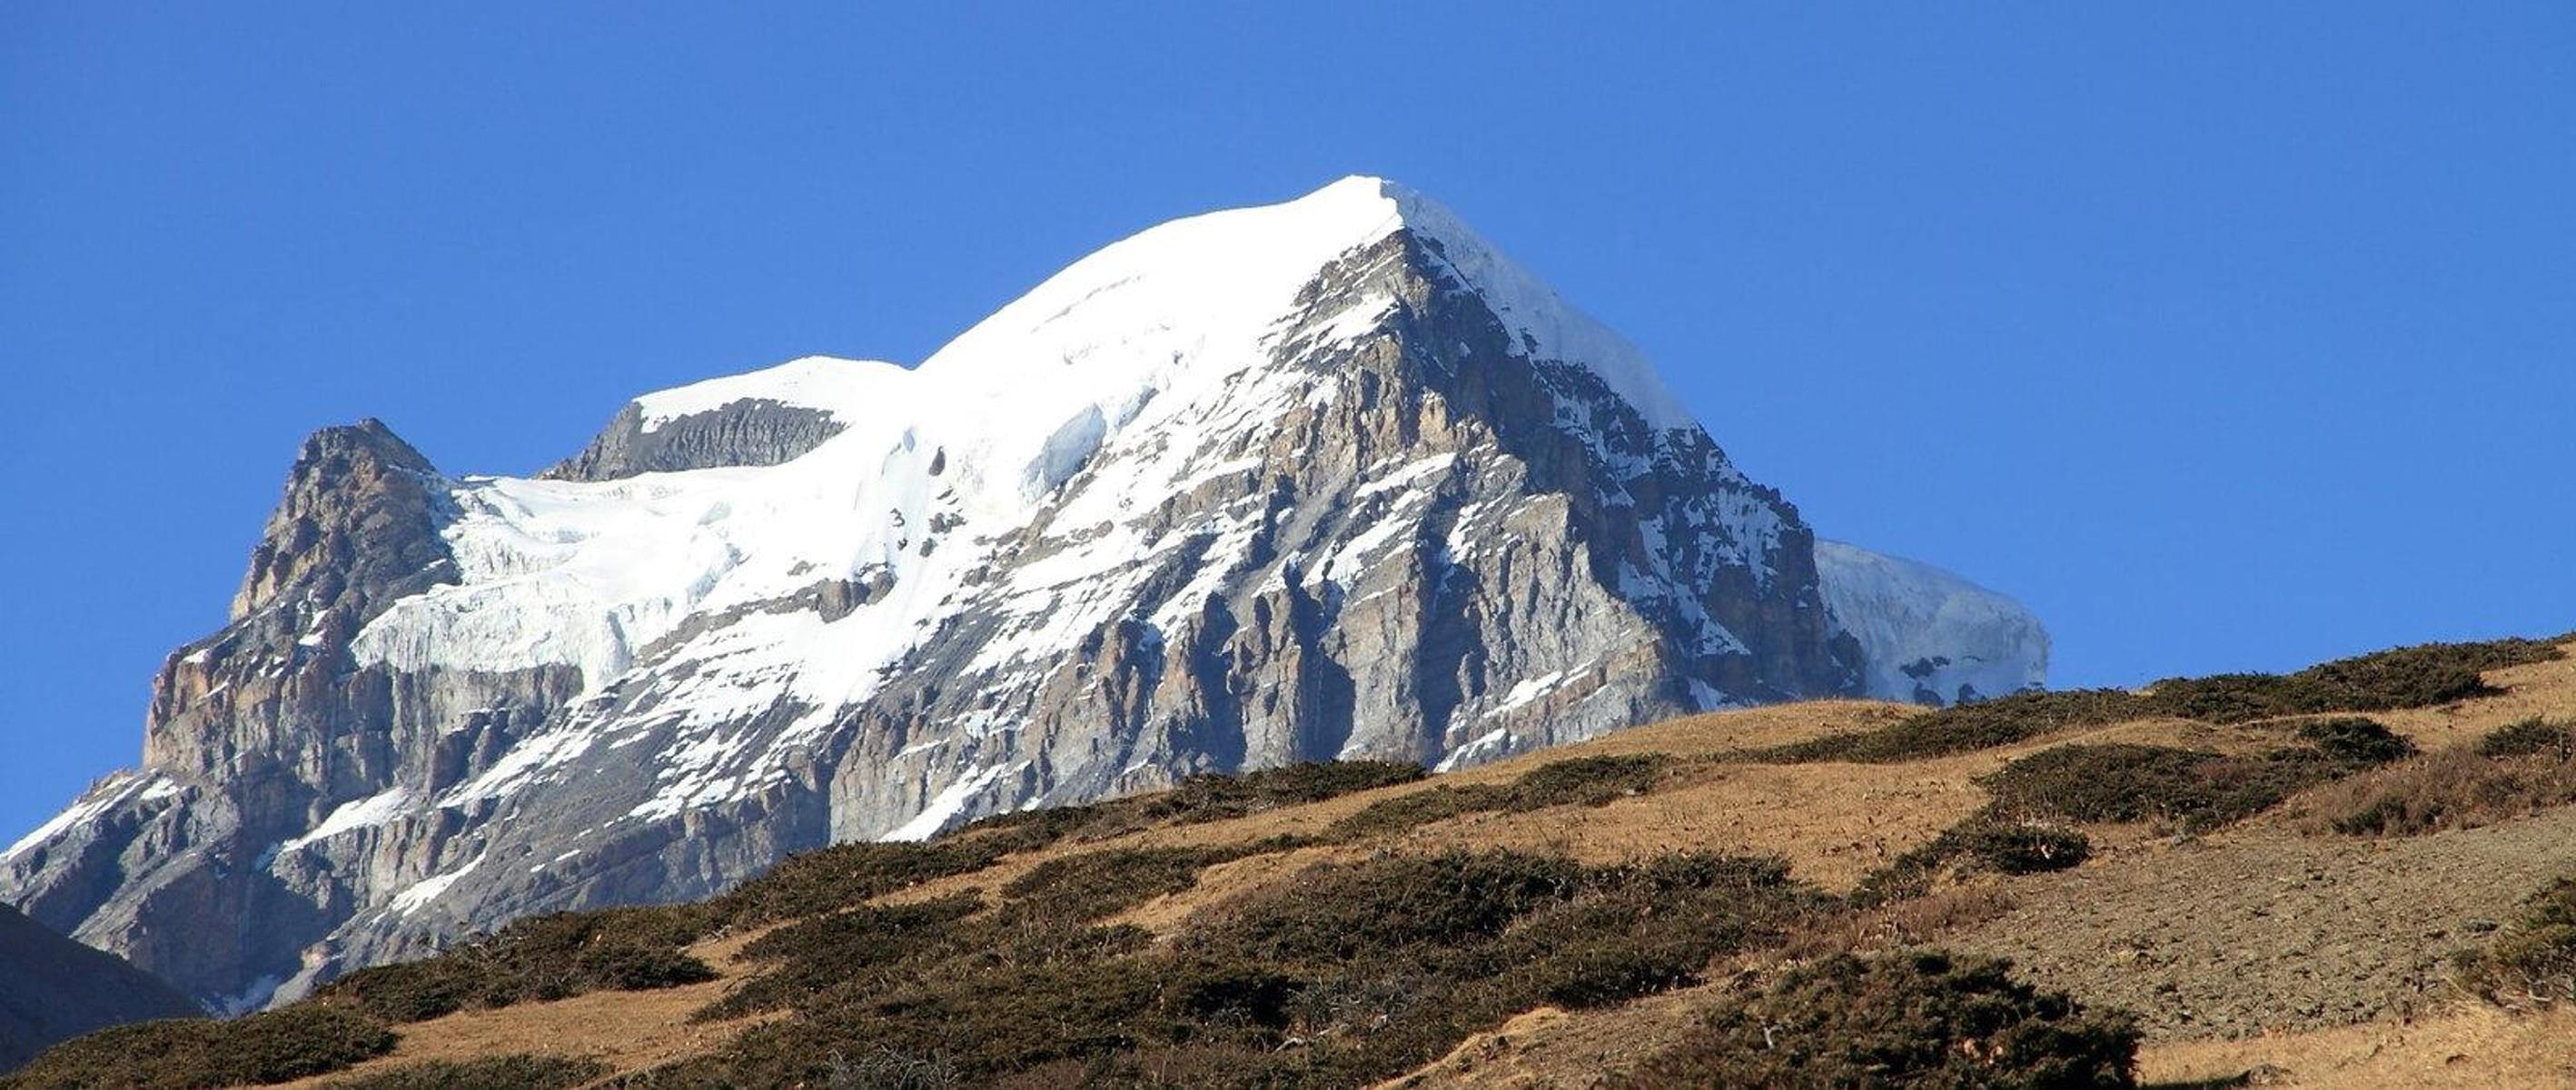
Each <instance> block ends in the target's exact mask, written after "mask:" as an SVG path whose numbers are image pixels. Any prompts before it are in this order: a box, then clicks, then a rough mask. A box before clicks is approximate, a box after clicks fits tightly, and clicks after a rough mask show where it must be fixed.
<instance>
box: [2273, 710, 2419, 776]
mask: <svg viewBox="0 0 2576 1090" xmlns="http://www.w3.org/2000/svg"><path fill="white" fill-rule="evenodd" d="M2299 737H2300V738H2301V739H2304V740H2305V741H2306V742H2307V743H2308V744H2310V745H2313V746H2315V747H2317V750H2318V752H2321V753H2323V754H2325V755H2326V757H2327V758H2328V759H2330V760H2335V761H2340V762H2342V763H2344V764H2349V765H2384V764H2387V763H2388V762H2390V761H2397V760H2404V759H2405V758H2408V757H2412V756H2414V755H2415V743H2413V742H2409V741H2407V740H2406V738H2405V736H2403V735H2400V734H2398V733H2396V732H2394V731H2391V730H2389V729H2388V728H2387V727H2386V726H2385V725H2383V724H2381V723H2380V722H2379V721H2378V720H2376V719H2363V718H2359V717H2357V716H2344V717H2341V718H2336V719H2319V720H2313V721H2310V722H2306V723H2301V724H2299Z"/></svg>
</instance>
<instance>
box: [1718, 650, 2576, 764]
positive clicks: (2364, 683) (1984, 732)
mask: <svg viewBox="0 0 2576 1090" xmlns="http://www.w3.org/2000/svg"><path fill="white" fill-rule="evenodd" d="M2560 654H2561V652H2560V651H2559V650H2558V648H2557V646H2556V645H2555V644H2554V643H2552V642H2548V641H2540V640H2524V639H2504V640H2492V641H2488V642H2485V643H2452V644H2426V645H2423V646H2421V647H2404V648H2398V649H2396V650H2393V651H2380V652H2375V653H2373V654H2368V655H2361V656H2358V657H2355V658H2349V659H2339V660H2336V661H2334V662H2328V663H2321V664H2319V665H2316V666H2311V667H2309V668H2307V669H2305V670H2301V671H2299V672H2298V673H2295V674H2286V675H2284V674H2217V675H2213V676H2210V677H2200V678H2169V679H2167V680H2164V681H2159V682H2157V683H2155V684H2154V685H2153V686H2151V687H2150V688H2149V690H2148V691H2147V692H2144V693H2130V692H2124V691H2121V690H2118V689H2085V690H2074V691H2069V692H2055V693H2016V694H2014V695H2011V696H2004V697H1997V698H1995V699H1993V700H1986V701H1981V702H1977V703H1973V704H1962V705H1959V706H1957V707H1951V708H1942V709H1939V710H1936V711H1929V712H1924V713H1921V714H1919V715H1914V716H1910V717H1908V718H1906V719H1904V720H1902V721H1900V722H1897V723H1893V724H1890V725H1888V726H1885V727H1880V728H1878V729H1876V730H1869V731H1861V732H1858V733H1854V734H1843V735H1835V736H1832V737H1828V738H1817V739H1813V740H1810V741H1806V742H1799V743H1795V744H1792V745H1786V746H1777V747H1773V748H1771V749H1766V750H1756V751H1753V752H1751V753H1748V754H1745V756H1746V757H1748V758H1749V759H1752V760H1759V761H1781V762H1797V761H1861V762H1870V763H1880V764H1884V763H1890V762H1896V761H1912V760H1921V759H1925V758H1930V757H1941V756H1947V755H1949V754H1953V753H1966V752H1970V751H1973V750H1980V749H1992V748H1994V747H1997V746H2006V745H2012V744H2014V743H2017V742H2026V741H2029V740H2030V739H2033V738H2038V737H2041V736H2043V735H2047V734H2052V733H2056V732H2058V731H2063V730H2071V729H2075V728H2078V727H2088V726H2107V725H2109V724H2112V723H2118V722H2121V721H2123V720H2129V719H2144V718H2149V717H2154V716H2177V717H2180V718H2184V719H2198V720H2202V721H2205V722H2211V723H2244V722H2251V721H2254V720H2257V719H2277V718H2281V717H2284V716H2293V715H2315V714H2321V713H2326V712H2370V711H2386V710H2390V709H2395V708H2421V707H2431V706H2434V705H2439V704H2448V703H2451V702H2453V701H2456V700H2464V699H2467V698H2470V697H2475V696H2486V695H2491V694H2493V693H2494V692H2495V690H2494V689H2492V688H2490V687H2488V686H2487V684H2486V683H2485V682H2484V681H2482V680H2480V679H2479V677H2478V673H2479V671H2482V670H2495V669H2501V668H2503V667H2507V666H2518V665H2523V664H2526V663H2533V662H2547V661H2550V660H2552V659H2556V658H2558V657H2559V656H2560Z"/></svg>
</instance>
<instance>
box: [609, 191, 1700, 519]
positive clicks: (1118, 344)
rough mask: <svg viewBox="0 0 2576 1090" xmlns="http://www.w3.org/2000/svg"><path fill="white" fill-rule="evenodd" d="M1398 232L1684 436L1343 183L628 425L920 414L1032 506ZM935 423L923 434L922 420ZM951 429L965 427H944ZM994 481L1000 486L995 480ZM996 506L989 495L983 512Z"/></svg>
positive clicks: (1425, 224)
mask: <svg viewBox="0 0 2576 1090" xmlns="http://www.w3.org/2000/svg"><path fill="white" fill-rule="evenodd" d="M1407 228H1410V229H1412V230H1413V231H1414V232H1415V233H1416V234H1419V235H1422V236H1426V237H1428V238H1431V239H1434V240H1436V241H1438V242H1439V244H1440V250H1441V251H1442V253H1443V254H1444V255H1445V257H1446V259H1447V261H1448V263H1449V265H1450V267H1451V268H1452V269H1453V270H1454V271H1455V272H1456V273H1457V274H1458V276H1459V278H1460V279H1462V280H1464V281H1466V282H1467V283H1468V284H1469V285H1471V286H1472V287H1474V288H1475V289H1476V290H1477V291H1478V292H1479V293H1480V294H1481V295H1482V296H1483V297H1484V298H1485V301H1486V302H1487V304H1488V305H1490V306H1491V307H1492V308H1493V309H1494V311H1495V312H1496V313H1497V315H1498V316H1499V317H1500V318H1501V319H1502V320H1503V322H1504V324H1505V325H1506V326H1507V327H1509V328H1511V329H1512V330H1513V332H1515V333H1518V334H1524V335H1526V336H1527V338H1528V340H1529V341H1530V342H1531V343H1535V344H1536V345H1537V346H1538V347H1537V349H1536V351H1537V353H1538V354H1539V355H1541V356H1543V357H1547V358H1552V359H1559V360H1564V361H1566V362H1569V363H1577V364H1581V365H1584V366H1586V367H1588V368H1590V369H1591V370H1592V371H1593V372H1594V373H1595V374H1598V375H1599V376H1600V377H1601V379H1602V380H1603V381H1604V382H1605V383H1607V384H1608V385H1609V386H1610V388H1611V389H1612V390H1614V391H1616V392H1617V393H1618V394H1619V395H1620V396H1621V397H1623V398H1625V399H1626V400H1627V401H1628V403H1629V404H1631V405H1633V406H1635V408H1636V409H1637V411H1638V412H1639V414H1641V415H1643V416H1644V417H1645V418H1646V420H1647V422H1648V423H1649V424H1651V425H1653V426H1655V427H1659V428H1691V427H1696V426H1697V421H1696V420H1695V419H1694V418H1693V417H1692V416H1691V414H1690V412H1689V410H1687V409H1685V408H1683V407H1682V405H1681V403H1680V401H1679V400H1677V399H1675V398H1674V397H1673V395H1672V393H1671V391H1669V390H1667V389H1665V387H1664V385H1663V382H1662V380H1661V379H1660V378H1658V377H1657V376H1656V374H1655V369H1654V367H1653V365H1652V364H1650V363H1649V362H1647V360H1646V358H1645V354H1644V353H1643V352H1641V351H1639V350H1638V349H1637V347H1636V346H1635V345H1633V344H1630V343H1629V342H1628V341H1627V339H1626V338H1623V337H1621V336H1620V335H1619V334H1617V333H1616V332H1613V331H1612V330H1610V329H1609V328H1608V327H1606V326H1604V325H1602V324H1601V323H1600V322H1598V321H1596V320H1594V319H1593V318H1592V317H1591V316H1590V315H1587V314H1585V313H1583V312H1582V311H1581V310H1579V309H1577V308H1576V307H1574V306H1573V305H1572V304H1570V303H1567V302H1566V301H1565V300H1564V299H1563V298H1561V297H1559V296H1558V295H1557V294H1556V292H1555V290H1554V289H1551V288H1549V287H1548V286H1547V285H1546V283H1544V282H1543V281H1541V280H1539V278H1537V277H1535V276H1533V275H1531V274H1530V273H1529V272H1528V271H1527V270H1525V269H1523V268H1521V267H1520V266H1519V265H1517V264H1514V263H1513V262H1512V261H1511V259H1509V258H1507V257H1505V256H1503V254H1502V252H1501V251H1499V250H1497V249H1495V248H1494V247H1493V245H1492V244H1490V243H1488V242H1486V241H1485V240H1484V239H1483V238H1482V237H1481V236H1479V235H1477V234H1476V233H1475V231H1473V230H1472V229H1470V228H1468V227H1467V225H1466V224H1465V223H1464V222H1463V221H1461V220H1460V219H1459V218H1458V217H1457V215H1456V214H1455V213H1453V212H1451V211H1449V210H1448V209H1447V208H1445V207H1442V206H1441V205H1440V204H1439V203H1438V202H1436V201H1433V200H1432V199H1430V198H1428V197H1425V196H1423V195H1421V194H1419V193H1416V192H1414V191H1413V190H1411V189H1408V188H1406V187H1404V186H1402V185H1399V184H1397V183H1394V182H1390V181H1386V180H1384V179H1382V178H1372V177H1366V176H1362V175H1353V176H1350V177H1347V178H1343V179H1341V180H1340V181H1337V182H1334V183H1332V184H1331V185H1327V186H1325V187H1324V188H1322V189H1318V190H1316V191H1314V192H1312V193H1309V194H1307V195H1305V196H1303V197H1299V198H1297V199H1296V200H1293V201H1288V202H1285V203H1282V204H1273V205H1265V206H1261V207H1255V208H1241V209H1232V210H1228V211H1222V212H1210V213H1207V214H1205V215H1199V216H1191V217H1188V218H1185V219H1179V220H1174V221H1172V222H1169V223H1165V224H1162V225H1161V226H1158V227H1153V228H1150V229H1147V230H1145V231H1143V232H1141V233H1138V234H1136V235H1133V236H1130V237H1128V238H1126V239H1124V240H1121V241H1119V242H1116V243H1112V244H1110V245H1109V246H1106V247H1103V248H1102V249H1100V250H1099V251H1097V252H1095V253H1093V254H1092V255H1091V256H1089V257H1086V258H1083V259H1082V260H1080V261H1077V262H1075V263H1074V264H1073V265H1071V266H1069V267H1067V268H1066V269H1064V270H1063V271H1062V272H1059V273H1057V274H1055V275H1054V276H1052V277H1049V278H1047V280H1046V282H1044V283H1042V284H1039V285H1038V286H1037V287H1036V288H1034V289H1031V290H1030V291H1029V293H1028V294H1026V295H1023V296H1021V297H1020V298H1019V299H1017V300H1015V301H1013V302H1011V303H1010V304H1009V305H1007V306H1005V307H1003V308H1002V309H1001V310H999V311H996V312H995V313H994V314H993V315H992V316H991V317H989V318H986V319H984V320H983V321H982V322H979V323H976V325H975V327H974V328H972V329H969V330H967V331H966V332H965V333H963V334H961V335H959V336H958V337H957V338H956V339H955V340H952V341H950V342H948V344H947V345H946V346H945V347H942V348H941V349H940V350H939V351H937V352H935V353H933V354H932V355H931V357H930V358H929V359H928V360H925V361H923V362H922V364H921V366H920V367H919V368H917V369H915V370H912V371H904V370H903V369H901V368H899V367H896V366H894V365H892V364H886V363H881V362H877V361H863V360H843V359H834V358H831V357H828V356H809V357H806V358H804V359H800V360H796V361H793V362H790V363H786V364H782V365H779V366H777V367H772V368H769V369H767V370H762V371H754V372H751V373H749V374H743V375H733V376H729V377H725V378H717V379H710V380H707V381H705V382H699V383H694V384H691V385H688V386H682V387H678V388H676V389H671V390H664V391H660V392H657V393H651V394H646V395H644V396H643V397H640V398H637V399H636V402H635V403H636V404H637V406H639V407H640V408H642V410H643V412H644V427H645V429H646V430H648V431H650V430H652V429H653V428H655V427H657V426H659V425H661V424H663V423H666V422H668V421H670V420H672V419H675V418H677V417H681V416H687V415H690V414H692V413H699V412H707V411H712V410H714V409H718V408H721V407H723V406H724V405H727V404H730V403H732V402H735V401H742V400H771V401H777V402H781V403H783V404H787V405H793V406H799V407H805V408H814V409H820V410H822V411H825V412H828V413H830V414H832V415H833V416H834V417H836V418H838V419H841V420H842V421H844V422H845V423H846V422H849V421H852V420H854V419H856V418H857V417H858V416H860V415H863V414H864V415H869V416H873V417H876V418H879V419H883V418H885V417H887V416H889V415H892V414H893V413H894V412H896V411H900V410H898V409H897V406H898V405H902V406H904V407H906V408H910V409H914V410H917V411H921V413H922V415H923V416H924V419H923V420H922V421H921V423H923V424H925V425H929V427H927V428H926V429H925V435H926V434H927V432H928V431H939V432H943V433H946V435H945V436H943V437H944V438H951V439H954V440H956V442H954V443H953V444H952V447H953V452H954V453H956V454H958V455H959V456H961V457H962V458H963V460H964V462H965V463H966V464H967V465H968V466H970V467H972V471H973V472H974V473H975V474H976V475H977V476H978V478H979V479H980V480H981V481H982V483H985V484H987V485H993V486H998V487H1000V488H1001V490H1002V492H1003V493H1004V494H1005V495H1010V496H1013V497H1014V498H1017V499H1026V498H1030V497H1031V496H1033V495H1034V494H1037V493H1042V492H1044V491H1046V490H1048V489H1050V488H1052V487H1053V486H1054V485H1056V484H1058V483H1061V481H1062V479H1063V477H1062V474H1063V472H1065V470H1066V465H1065V463H1066V462H1067V461H1071V462H1074V463H1077V464H1078V463H1079V461H1080V454H1079V452H1080V451H1081V449H1082V448H1086V447H1088V446H1091V445H1093V444H1096V443H1097V442H1098V440H1099V439H1100V438H1101V437H1102V435H1104V434H1105V433H1107V432H1110V431H1115V430H1117V429H1118V428H1120V427H1121V426H1122V425H1124V424H1125V423H1127V422H1128V421H1130V420H1132V419H1133V418H1135V416H1136V415H1137V412H1138V411H1139V409H1141V408H1142V406H1143V404H1144V403H1145V401H1146V400H1148V399H1150V398H1152V397H1154V396H1157V395H1158V394H1159V393H1161V392H1163V391H1166V390H1169V389H1171V388H1172V387H1174V386H1176V385H1181V384H1188V383H1195V382H1198V381H1213V380H1217V379H1222V378H1224V377H1226V376H1228V375H1231V374H1234V373H1237V372H1239V371H1241V370H1242V369H1244V368H1246V367H1250V366H1253V365H1255V364H1257V363H1260V362H1261V361H1262V360H1263V359H1264V358H1266V357H1265V353H1264V351H1263V345H1262V338H1263V336H1264V334H1266V333H1268V332H1269V331H1270V326H1271V323H1273V322H1274V321H1276V320H1277V319H1278V318H1279V317H1280V316H1281V315H1283V314H1286V313H1288V311H1289V310H1290V308H1291V306H1292V305H1293V301H1294V299H1295V297H1296V294H1297V289H1299V288H1301V287H1304V286H1305V285H1306V283H1307V282H1308V281H1309V280H1311V279H1313V278H1314V276H1315V273H1316V271H1317V270H1318V269H1320V268H1322V267H1323V266H1324V265H1325V264H1326V263H1327V262H1330V261H1332V260H1333V259H1335V258H1337V257H1340V256H1341V255H1343V254H1345V253H1348V252H1350V251H1351V250H1353V249H1355V248H1358V247H1361V246H1366V245H1368V244H1370V243H1373V242H1376V241H1377V240H1379V239H1382V238H1385V237H1386V236H1388V235H1390V234H1393V233H1395V232H1396V231H1399V230H1403V229H1407ZM934 418H935V419H934ZM957 424H965V425H969V426H967V427H962V428H961V427H953V426H949V425H957ZM995 477H1004V478H1009V479H1004V480H996V479H993V478H995ZM996 498H997V499H998V498H1002V497H996Z"/></svg>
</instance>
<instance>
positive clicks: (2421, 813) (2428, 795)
mask: <svg viewBox="0 0 2576 1090" xmlns="http://www.w3.org/2000/svg"><path fill="white" fill-rule="evenodd" d="M2507 732H2511V733H2509V734H2508V733H2507ZM2537 733H2538V732H2536V731H2531V730H2527V729H2523V726H2522V725H2521V724H2516V725H2515V726H2512V727H2507V728H2505V729H2504V730H2503V731H2499V732H2497V734H2495V735H2489V736H2488V737H2487V738H2484V739H2480V740H2479V741H2477V742H2475V743H2471V744H2468V745H2459V746H2451V747H2448V748H2445V749H2442V750H2439V751H2436V752H2434V753H2430V754H2426V755H2424V756H2421V757H2417V758H2414V759H2412V760H2407V761H2400V762H2397V763H2395V764H2391V765H2387V766H2385V767H2382V768H2377V769H2373V770H2371V771H2369V772H2367V773H2365V774H2363V775H2360V776H2355V777H2353V778H2352V779H2349V780H2346V781H2344V782H2342V783H2338V784H2335V785H2333V786H2331V787H2326V788H2321V789H2319V790H2317V791H2314V792H2312V793H2310V794H2308V795H2306V796H2303V797H2302V799H2301V802H2302V803H2303V806H2304V809H2305V810H2306V816H2305V818H2304V820H2303V821H2302V828H2304V829H2305V830H2307V831H2308V832H2312V833H2338V834H2342V835H2346V836H2414V835H2418V834H2422V833H2430V832H2436V831H2439V830H2443V829H2469V828H2476V827H2478V826H2481V825H2492V824H2494V823H2496V822H2499V821H2506V820H2510V819H2512V818H2517V817H2522V816H2525V815H2529V814H2535V813H2539V812H2541V811H2543V810H2548V809H2551V808H2554V807H2559V806H2565V805H2568V804H2570V803H2576V751H2570V750H2567V749H2560V748H2557V747H2556V745H2555V743H2553V742H2552V741H2550V740H2549V739H2546V738H2541V737H2535V735H2536V734H2537ZM2500 735H2501V736H2502V741H2501V742H2498V741H2497V739H2498V737H2499V736H2500ZM2526 749H2527V750H2528V751H2527V752H2526ZM2490 753H2493V754H2495V755H2492V756H2490V755H2489V754H2490Z"/></svg>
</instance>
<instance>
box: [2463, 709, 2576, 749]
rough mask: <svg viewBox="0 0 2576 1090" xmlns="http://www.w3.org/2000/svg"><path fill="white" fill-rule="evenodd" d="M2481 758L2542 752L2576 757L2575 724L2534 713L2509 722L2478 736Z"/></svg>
mask: <svg viewBox="0 0 2576 1090" xmlns="http://www.w3.org/2000/svg"><path fill="white" fill-rule="evenodd" d="M2477 752H2478V756H2480V757H2534V756H2540V755H2543V754H2546V755H2549V756H2554V757H2557V758H2559V759H2561V760H2566V759H2576V727H2570V726H2568V725H2567V724H2564V723H2551V722H2548V721H2546V720H2544V719H2542V718H2540V717H2539V716H2537V715H2535V716H2532V717H2531V718H2529V719H2524V720H2521V721H2519V722H2514V723H2507V724H2505V725H2504V726H2501V727H2497V728H2496V729H2495V730H2493V731H2491V732H2489V733H2488V734H2487V736H2486V737H2483V738H2480V739H2478V743H2477Z"/></svg>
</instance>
